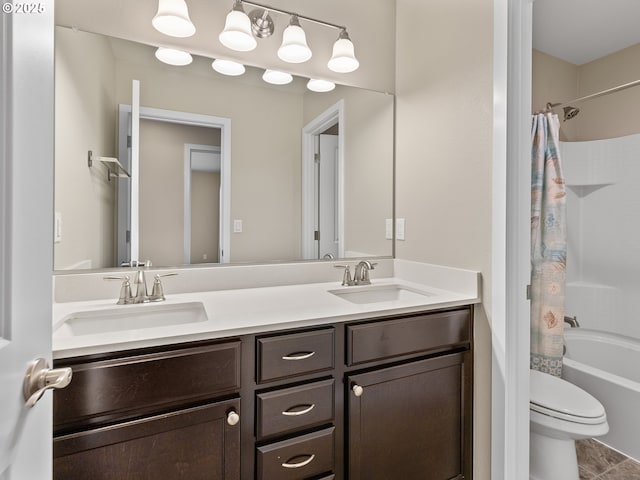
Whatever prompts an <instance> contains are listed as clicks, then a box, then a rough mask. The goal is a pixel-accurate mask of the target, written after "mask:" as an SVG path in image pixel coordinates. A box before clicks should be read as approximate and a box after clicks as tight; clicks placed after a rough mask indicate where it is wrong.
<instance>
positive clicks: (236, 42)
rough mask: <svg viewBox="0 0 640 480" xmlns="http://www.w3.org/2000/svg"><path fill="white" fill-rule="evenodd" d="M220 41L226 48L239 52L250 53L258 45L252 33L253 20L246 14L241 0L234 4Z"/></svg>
mask: <svg viewBox="0 0 640 480" xmlns="http://www.w3.org/2000/svg"><path fill="white" fill-rule="evenodd" d="M218 39H219V40H220V43H222V44H223V45H224V46H225V47H227V48H230V49H231V50H236V51H238V52H249V51H251V50H253V49H254V48H256V46H257V45H258V42H256V39H255V38H253V34H252V33H251V20H249V17H248V16H247V14H246V13H245V12H244V8H242V2H241V1H240V0H235V2H234V3H233V8H232V9H231V11H230V12H229V13H228V15H227V19H226V21H225V23H224V30H223V31H222V32H221V33H220V35H218Z"/></svg>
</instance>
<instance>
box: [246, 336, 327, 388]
mask: <svg viewBox="0 0 640 480" xmlns="http://www.w3.org/2000/svg"><path fill="white" fill-rule="evenodd" d="M333 336H334V335H333V328H330V329H323V330H314V331H312V332H300V333H290V334H287V335H280V336H277V337H262V338H258V340H257V349H258V352H257V358H258V372H257V382H258V383H263V382H268V381H271V380H277V379H280V378H286V377H293V376H296V375H304V374H307V373H313V372H320V371H322V370H328V369H331V368H333V357H334V353H333Z"/></svg>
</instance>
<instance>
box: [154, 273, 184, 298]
mask: <svg viewBox="0 0 640 480" xmlns="http://www.w3.org/2000/svg"><path fill="white" fill-rule="evenodd" d="M174 275H178V274H177V273H176V272H171V273H165V274H164V275H158V274H156V275H154V277H153V288H152V289H151V295H149V301H150V302H161V301H163V300H166V298H165V297H164V288H163V287H162V281H161V280H160V278H161V277H172V276H174Z"/></svg>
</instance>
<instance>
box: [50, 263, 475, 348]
mask: <svg viewBox="0 0 640 480" xmlns="http://www.w3.org/2000/svg"><path fill="white" fill-rule="evenodd" d="M393 270H394V272H393V276H390V277H386V278H373V273H374V272H372V279H371V286H370V287H367V286H351V287H342V286H340V282H336V281H331V282H316V283H305V284H298V285H278V286H261V287H255V288H236V289H231V290H213V291H195V292H183V293H176V294H166V298H167V299H166V300H165V301H164V302H160V303H146V304H140V305H116V304H115V299H114V298H109V299H96V300H80V301H67V302H60V303H54V305H53V356H54V358H67V357H75V356H80V355H87V354H93V353H103V352H111V351H118V350H126V349H131V348H142V347H149V346H156V345H162V344H171V343H180V342H187V341H194V340H204V339H213V338H223V337H233V336H238V335H244V334H251V333H258V332H265V331H274V330H281V329H288V328H295V327H308V326H313V325H323V324H327V323H334V322H342V321H350V320H359V319H364V318H372V317H377V316H385V315H390V314H403V313H411V312H418V311H426V310H433V309H439V308H447V307H453V306H459V305H468V304H473V303H478V302H479V301H480V300H479V298H480V292H479V274H478V273H477V272H471V271H466V270H459V269H448V268H447V267H439V266H430V265H426V264H418V263H414V262H402V261H398V260H396V261H394V268H393ZM335 273H336V272H335V271H333V272H331V275H332V276H333V277H335V276H336V275H335ZM439 279H440V281H439ZM385 285H400V286H402V287H404V288H406V289H409V290H410V291H414V292H422V293H424V294H425V295H411V294H409V295H408V296H407V297H408V298H403V299H399V300H389V301H376V302H369V303H353V302H351V301H349V300H346V299H344V298H341V297H340V296H339V295H335V294H333V293H331V291H337V292H339V291H343V290H346V291H349V292H355V291H358V290H363V289H369V288H372V287H373V288H374V289H375V288H383V286H385ZM443 286H444V287H446V288H442V287H443ZM474 286H475V288H474ZM165 290H166V288H165ZM189 303H190V304H194V303H195V304H198V303H201V304H202V307H204V312H205V313H206V320H203V321H197V322H193V323H183V324H174V325H165V326H154V327H148V328H138V329H126V330H116V331H107V332H103V333H99V334H93V333H91V334H77V333H76V334H73V333H72V331H71V329H69V328H66V325H65V323H64V322H65V320H67V319H69V318H71V317H73V316H76V315H77V314H78V313H80V314H82V312H93V313H97V312H99V311H104V312H107V313H108V312H114V311H115V312H120V311H122V312H126V313H134V312H140V313H144V312H146V311H150V310H147V309H158V308H163V307H164V306H166V307H170V306H172V305H174V306H176V308H177V307H178V306H179V305H181V304H189Z"/></svg>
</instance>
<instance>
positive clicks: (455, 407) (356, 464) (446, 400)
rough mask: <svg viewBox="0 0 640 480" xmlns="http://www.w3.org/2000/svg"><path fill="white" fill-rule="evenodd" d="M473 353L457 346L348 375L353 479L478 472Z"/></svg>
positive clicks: (443, 479)
mask: <svg viewBox="0 0 640 480" xmlns="http://www.w3.org/2000/svg"><path fill="white" fill-rule="evenodd" d="M469 358H470V357H469V353H458V354H452V355H446V356H443V357H437V358H433V359H428V360H422V361H417V362H412V363H407V364H403V365H399V366H393V367H388V368H382V369H379V370H374V371H371V372H368V373H362V374H354V375H351V376H349V377H348V379H347V380H348V383H347V386H348V387H349V388H350V389H351V390H350V391H349V397H348V409H349V410H348V428H349V432H348V435H349V444H348V449H349V450H348V459H349V479H350V480H360V479H361V480H395V479H400V478H401V479H402V480H450V479H462V478H466V479H470V478H471V394H472V392H471V379H470V378H469V377H470V375H471V369H470V365H469V364H468V363H466V362H465V360H468V359H469ZM469 363H470V362H469Z"/></svg>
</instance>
